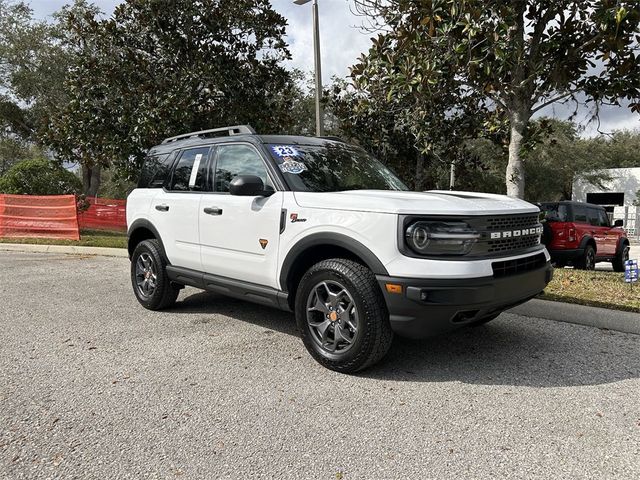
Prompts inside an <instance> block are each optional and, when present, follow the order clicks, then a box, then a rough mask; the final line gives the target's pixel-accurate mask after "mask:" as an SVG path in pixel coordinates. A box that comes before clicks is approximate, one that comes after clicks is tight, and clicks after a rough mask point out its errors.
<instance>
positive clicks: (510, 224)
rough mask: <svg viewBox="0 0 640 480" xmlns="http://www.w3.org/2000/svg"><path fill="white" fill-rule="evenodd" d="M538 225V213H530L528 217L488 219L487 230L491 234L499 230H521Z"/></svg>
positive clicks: (506, 216) (514, 216)
mask: <svg viewBox="0 0 640 480" xmlns="http://www.w3.org/2000/svg"><path fill="white" fill-rule="evenodd" d="M537 224H538V214H537V213H530V214H527V215H505V216H500V217H493V218H488V219H487V222H486V229H487V230H489V231H490V232H495V231H498V230H500V231H502V230H519V229H521V228H528V227H531V226H534V225H537Z"/></svg>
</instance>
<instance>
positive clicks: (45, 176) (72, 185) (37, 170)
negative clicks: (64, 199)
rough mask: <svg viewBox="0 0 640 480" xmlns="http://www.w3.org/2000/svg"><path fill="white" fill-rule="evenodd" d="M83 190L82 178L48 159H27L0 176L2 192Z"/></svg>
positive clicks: (57, 192)
mask: <svg viewBox="0 0 640 480" xmlns="http://www.w3.org/2000/svg"><path fill="white" fill-rule="evenodd" d="M81 190H82V184H81V182H80V179H79V178H78V177H77V176H75V175H74V174H73V173H71V172H70V171H68V170H66V169H65V168H63V167H61V166H60V165H59V164H57V163H54V162H51V161H49V160H46V159H35V160H25V161H23V162H20V163H18V164H17V165H14V166H13V167H11V168H10V169H9V170H8V171H7V172H6V173H5V174H4V175H3V176H2V177H0V192H2V193H9V194H15V195H63V194H76V193H80V191H81Z"/></svg>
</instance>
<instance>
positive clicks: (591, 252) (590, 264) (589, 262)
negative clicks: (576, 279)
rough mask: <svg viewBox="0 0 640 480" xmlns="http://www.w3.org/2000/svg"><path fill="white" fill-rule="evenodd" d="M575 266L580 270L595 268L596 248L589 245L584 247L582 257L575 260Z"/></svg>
mask: <svg viewBox="0 0 640 480" xmlns="http://www.w3.org/2000/svg"><path fill="white" fill-rule="evenodd" d="M576 268H578V269H580V270H595V269H596V250H595V249H594V248H593V247H592V246H591V245H587V246H586V247H585V249H584V253H583V254H582V257H580V258H579V259H578V261H577V262H576Z"/></svg>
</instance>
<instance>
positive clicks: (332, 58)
mask: <svg viewBox="0 0 640 480" xmlns="http://www.w3.org/2000/svg"><path fill="white" fill-rule="evenodd" d="M65 3H68V2H67V1H66V0H31V1H30V4H31V7H32V8H33V10H34V14H35V16H36V17H39V18H45V17H47V16H48V15H51V14H52V13H53V12H55V11H56V10H58V9H59V8H60V7H62V6H63V5H64V4H65ZM93 3H95V4H96V5H98V6H99V7H100V9H101V10H102V11H103V12H105V13H106V14H107V15H110V14H111V13H112V12H113V9H114V8H115V6H116V5H117V4H118V3H120V0H93ZM271 3H272V5H273V7H274V9H275V10H277V11H278V12H279V13H280V14H281V15H283V16H284V17H285V18H286V19H287V22H288V26H287V41H288V43H289V49H290V51H291V55H292V60H291V61H290V62H289V66H290V67H295V68H299V69H301V70H303V71H305V72H311V71H313V35H312V20H311V3H308V4H306V5H301V6H299V5H294V4H293V0H271ZM318 3H319V10H320V50H321V55H322V78H323V82H324V83H325V84H327V83H328V82H329V81H330V79H331V78H332V77H333V76H339V77H344V76H347V75H348V74H349V67H350V66H351V65H353V64H354V63H355V62H356V59H357V58H358V57H359V56H360V54H361V53H362V52H366V51H367V50H368V48H369V45H370V37H371V35H370V34H366V33H363V32H362V30H361V29H360V28H359V26H361V25H362V18H360V17H357V16H356V15H354V14H353V13H352V11H351V8H350V3H352V2H350V1H349V0H318ZM573 110H574V106H572V105H554V106H550V107H547V108H545V109H544V110H542V111H541V112H540V113H539V115H545V116H552V117H557V118H560V119H568V118H569V116H570V115H571V113H572V112H573ZM590 116H591V115H590V112H589V111H588V110H587V109H585V108H581V109H580V110H579V112H578V115H577V116H576V118H575V119H574V121H576V122H577V123H579V124H580V125H582V126H583V127H584V129H585V130H584V135H585V136H593V135H596V134H597V133H598V125H597V123H595V122H591V123H589V118H590ZM599 128H600V131H602V132H610V131H612V130H616V129H639V128H640V115H638V114H633V113H631V112H630V111H629V110H628V109H626V108H620V107H604V108H602V109H601V111H600V127H599Z"/></svg>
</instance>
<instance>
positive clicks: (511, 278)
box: [377, 255, 553, 338]
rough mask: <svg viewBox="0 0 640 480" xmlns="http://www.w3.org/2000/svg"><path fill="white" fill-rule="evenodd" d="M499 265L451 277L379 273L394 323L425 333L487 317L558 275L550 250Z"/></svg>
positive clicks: (414, 334)
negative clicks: (486, 273)
mask: <svg viewBox="0 0 640 480" xmlns="http://www.w3.org/2000/svg"><path fill="white" fill-rule="evenodd" d="M493 269H494V275H493V276H492V277H481V278H460V279H446V280H439V279H425V278H419V279H417V278H398V277H388V276H381V275H378V276H377V279H378V283H379V284H380V288H381V290H382V292H383V294H384V298H385V301H386V303H387V308H388V310H389V319H390V322H391V328H392V329H393V331H394V332H395V333H396V334H398V335H400V336H403V337H409V338H425V337H429V336H432V335H437V334H440V333H446V332H450V331H452V330H455V329H457V328H459V327H462V326H464V325H470V324H474V323H482V322H483V320H489V319H491V318H494V317H496V316H497V315H499V314H500V313H501V312H503V311H504V310H507V309H509V308H511V307H514V306H516V305H519V304H521V303H524V302H526V301H527V300H529V299H531V298H533V297H535V296H536V295H538V294H539V293H540V292H542V291H543V290H544V288H545V287H546V286H547V284H548V283H549V282H550V281H551V279H552V278H553V267H552V266H551V263H549V262H547V261H546V259H545V258H544V255H542V256H537V257H531V258H530V259H527V260H525V262H521V265H517V264H515V263H514V262H499V261H498V262H495V263H494V264H493ZM387 285H391V286H395V287H391V288H389V289H387ZM390 290H391V291H393V292H397V293H391V292H390Z"/></svg>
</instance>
